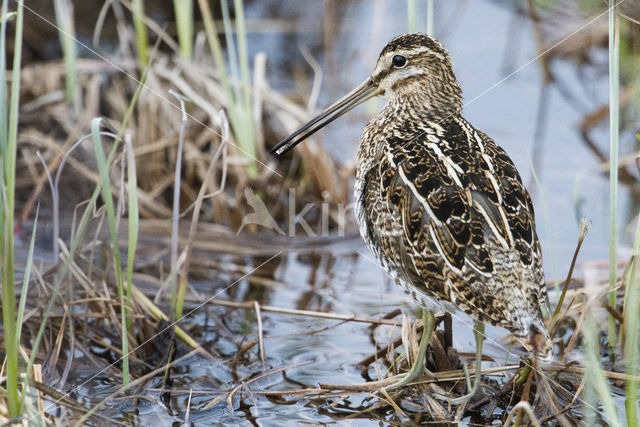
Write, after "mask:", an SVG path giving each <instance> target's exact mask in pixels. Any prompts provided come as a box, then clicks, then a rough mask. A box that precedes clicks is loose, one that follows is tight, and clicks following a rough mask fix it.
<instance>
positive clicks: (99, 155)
mask: <svg viewBox="0 0 640 427" xmlns="http://www.w3.org/2000/svg"><path fill="white" fill-rule="evenodd" d="M102 120H103V119H102V118H100V117H98V118H95V119H93V120H92V121H91V135H92V137H93V146H94V151H95V156H96V161H97V163H98V173H99V176H100V186H101V187H102V199H103V201H104V204H105V207H106V209H107V223H108V224H109V234H110V235H111V246H112V251H113V258H114V270H115V275H116V286H117V288H118V297H119V298H120V304H121V309H120V314H121V321H122V381H123V385H125V386H126V385H127V384H128V383H129V356H128V354H129V343H128V335H127V322H126V318H127V316H126V313H127V307H128V306H129V301H127V300H126V297H125V291H124V284H123V280H122V262H121V259H120V245H119V243H118V229H117V227H116V214H115V208H114V205H113V195H112V193H111V181H110V179H109V163H108V162H107V159H106V157H105V155H104V150H103V148H102V136H101V135H100V127H101V126H102Z"/></svg>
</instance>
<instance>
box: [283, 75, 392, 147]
mask: <svg viewBox="0 0 640 427" xmlns="http://www.w3.org/2000/svg"><path fill="white" fill-rule="evenodd" d="M379 93H380V91H379V89H378V86H377V85H375V84H373V83H372V82H371V79H370V78H368V79H367V80H365V81H364V82H362V84H360V86H358V87H357V88H355V89H354V90H352V91H351V92H349V93H348V94H347V95H345V96H344V97H342V98H341V99H340V100H338V101H336V102H335V103H334V104H332V105H330V106H329V107H327V108H326V109H325V110H324V111H323V112H322V113H320V114H319V115H318V116H316V117H315V118H313V119H312V120H311V121H309V122H308V123H307V124H305V125H304V126H302V127H301V128H300V129H298V130H297V131H295V132H294V133H292V134H291V135H289V136H288V137H287V138H285V139H283V140H282V141H280V142H279V143H278V144H277V145H276V146H275V147H273V149H272V150H271V152H272V153H275V154H276V155H278V156H282V155H283V154H285V153H287V152H288V151H289V150H291V149H292V148H293V147H295V146H296V145H298V144H299V143H301V142H302V141H304V140H305V139H306V138H308V137H309V136H311V135H313V134H314V133H316V132H317V131H318V130H320V129H322V128H323V127H324V126H326V125H328V124H329V123H331V122H332V121H334V120H335V119H337V118H338V117H340V116H342V115H343V114H344V113H346V112H347V111H350V110H352V109H353V108H354V107H356V106H357V105H360V104H362V103H363V102H364V101H366V100H368V99H371V98H373V97H374V96H376V95H378V94H379Z"/></svg>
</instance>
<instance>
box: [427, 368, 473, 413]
mask: <svg viewBox="0 0 640 427" xmlns="http://www.w3.org/2000/svg"><path fill="white" fill-rule="evenodd" d="M463 370H464V375H465V377H466V379H467V390H469V393H467V394H465V395H464V396H461V397H456V398H451V397H449V396H444V395H442V394H438V393H435V394H434V395H433V397H435V398H436V399H439V400H444V401H446V402H447V403H449V404H451V405H462V404H464V403H467V402H468V401H469V400H471V399H473V398H474V397H482V396H484V395H485V393H484V391H482V389H481V388H480V377H479V376H477V375H476V377H475V379H474V381H473V387H472V386H471V378H470V377H469V370H468V369H467V366H466V365H465V366H463Z"/></svg>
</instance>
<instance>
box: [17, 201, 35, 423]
mask: <svg viewBox="0 0 640 427" xmlns="http://www.w3.org/2000/svg"><path fill="white" fill-rule="evenodd" d="M39 215H40V203H38V206H36V216H35V218H34V220H33V230H31V241H30V242H29V252H28V253H27V263H26V265H25V268H24V277H23V278H22V291H21V293H20V302H19V303H18V315H17V318H16V325H17V327H16V342H15V347H16V348H20V337H21V336H22V322H23V319H24V309H25V307H26V305H27V295H28V294H29V282H30V277H31V267H32V265H33V250H34V248H35V246H36V233H37V230H38V216H39ZM25 372H27V373H30V372H31V364H29V365H28V366H27V369H26V370H25ZM27 384H28V382H27V381H25V382H24V383H23V385H22V395H21V396H20V412H21V413H22V412H24V404H25V399H26V397H27V393H26V389H27Z"/></svg>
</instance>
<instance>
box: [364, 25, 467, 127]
mask: <svg viewBox="0 0 640 427" xmlns="http://www.w3.org/2000/svg"><path fill="white" fill-rule="evenodd" d="M370 79H371V82H372V84H373V85H375V86H376V87H378V89H379V94H380V95H382V96H384V97H385V98H386V99H387V100H388V101H389V102H390V103H392V104H393V103H396V102H400V103H404V102H410V103H412V104H415V105H416V106H420V107H421V108H422V109H424V110H427V112H428V113H429V115H431V116H436V117H437V116H439V117H446V116H448V115H450V114H455V113H457V112H459V111H460V110H461V109H462V90H461V89H460V85H459V84H458V81H457V80H456V77H455V75H454V73H453V66H452V64H451V58H450V56H449V52H447V50H446V49H445V48H444V47H443V46H442V44H440V42H438V41H437V40H435V39H434V38H432V37H430V36H428V35H426V34H420V33H412V34H403V35H401V36H398V37H396V38H394V39H393V40H391V41H390V42H389V43H388V44H387V45H386V46H385V47H384V49H382V52H381V53H380V56H379V57H378V62H377V64H376V67H375V69H374V70H373V73H372V74H371V77H370Z"/></svg>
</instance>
